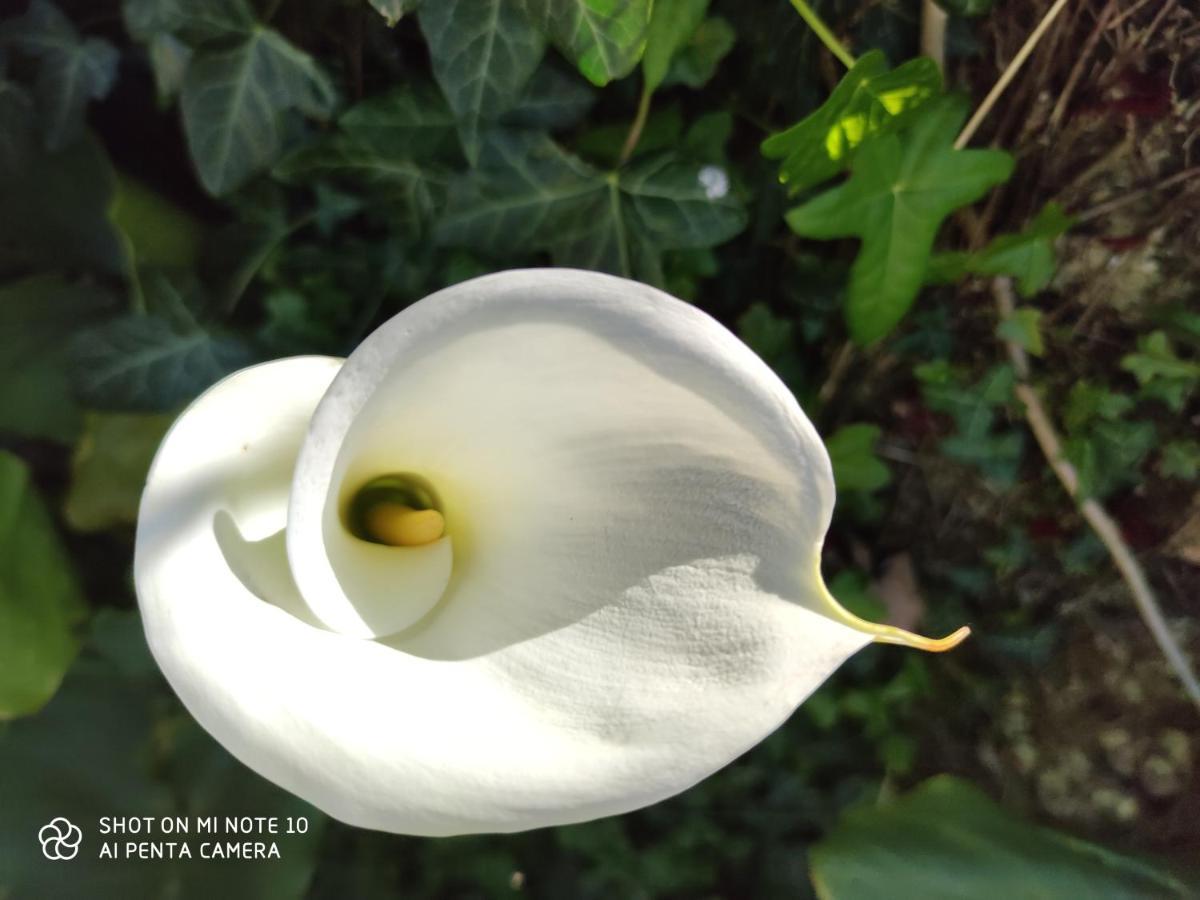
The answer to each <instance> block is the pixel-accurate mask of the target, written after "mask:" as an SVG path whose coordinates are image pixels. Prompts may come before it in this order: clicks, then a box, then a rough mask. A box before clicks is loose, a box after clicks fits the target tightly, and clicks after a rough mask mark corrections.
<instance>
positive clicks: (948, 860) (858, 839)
mask: <svg viewBox="0 0 1200 900" xmlns="http://www.w3.org/2000/svg"><path fill="white" fill-rule="evenodd" d="M809 861H810V865H811V867H812V880H813V884H814V885H815V887H816V889H817V894H818V895H819V896H821V897H823V898H826V900H842V898H851V897H864V896H872V895H873V894H875V893H876V892H878V890H879V887H880V885H887V896H888V897H889V898H892V900H909V898H928V897H1004V896H1011V897H1030V896H1038V897H1060V898H1069V897H1106V898H1114V900H1115V898H1129V900H1134V898H1139V897H1163V898H1169V897H1178V898H1183V897H1188V896H1191V895H1192V892H1190V891H1188V890H1187V888H1185V887H1184V885H1182V884H1181V883H1180V882H1178V881H1176V880H1175V879H1174V878H1173V877H1172V876H1171V875H1169V874H1168V873H1166V872H1164V871H1162V870H1159V869H1156V868H1154V867H1152V866H1150V865H1148V864H1146V863H1143V862H1140V861H1138V860H1135V859H1133V858H1131V857H1128V856H1122V855H1120V854H1117V853H1113V852H1111V851H1109V850H1105V849H1104V848H1103V847H1100V846H1098V845H1096V844H1089V843H1087V842H1086V841H1082V840H1079V839H1078V838H1074V837H1070V836H1068V835H1065V834H1062V833H1059V832H1057V831H1052V830H1050V829H1049V828H1041V827H1038V826H1035V825H1033V824H1031V823H1029V822H1026V821H1022V820H1021V819H1018V818H1017V817H1016V816H1014V815H1013V814H1012V813H1010V812H1008V811H1007V810H1005V809H1003V808H1002V807H1000V806H999V805H997V804H996V803H994V802H993V801H992V800H991V799H989V798H988V797H987V796H986V795H985V794H984V793H983V792H982V791H980V790H979V789H978V788H976V787H975V786H974V785H972V784H970V783H969V782H966V781H962V780H960V779H957V778H952V777H950V776H948V775H942V776H938V777H936V778H931V779H930V780H928V781H926V782H924V783H923V784H922V785H920V786H919V787H917V788H915V789H914V790H913V791H911V792H910V793H909V794H907V795H905V796H904V797H902V798H900V799H899V800H896V801H894V802H892V803H888V804H885V805H878V806H864V807H859V808H857V809H851V810H850V811H849V812H847V813H846V814H845V815H844V816H843V817H842V819H841V821H840V822H839V823H838V824H837V826H836V827H834V828H833V830H832V831H830V832H829V834H828V835H827V836H826V837H825V838H824V839H823V840H822V841H821V842H820V843H818V844H817V845H815V846H814V847H813V848H812V850H811V852H810V855H809Z"/></svg>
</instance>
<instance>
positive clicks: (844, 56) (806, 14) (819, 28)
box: [792, 0, 855, 69]
mask: <svg viewBox="0 0 1200 900" xmlns="http://www.w3.org/2000/svg"><path fill="white" fill-rule="evenodd" d="M792 6H794V7H796V12H798V13H800V18H802V19H803V20H804V21H805V22H807V23H808V27H809V28H811V29H812V30H813V34H815V35H816V36H817V37H819V38H820V39H821V43H822V44H824V45H825V46H826V47H828V48H829V52H830V53H832V54H833V55H834V56H836V57H837V58H838V59H839V60H840V61H841V63H842V65H843V66H845V67H846V68H847V69H853V68H854V62H855V60H854V57H853V56H852V55H851V53H850V51H849V50H847V49H846V48H845V47H843V46H842V42H841V41H839V40H838V39H837V37H836V36H835V35H834V33H833V32H832V31H830V30H829V26H828V25H826V24H825V23H824V22H822V21H821V17H820V16H818V15H817V14H816V13H815V12H814V11H813V8H812V7H811V6H809V5H808V4H807V3H805V2H804V0H792Z"/></svg>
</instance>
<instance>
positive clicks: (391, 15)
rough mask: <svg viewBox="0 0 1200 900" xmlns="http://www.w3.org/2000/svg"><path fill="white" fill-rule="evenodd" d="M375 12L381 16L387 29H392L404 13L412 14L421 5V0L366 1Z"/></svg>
mask: <svg viewBox="0 0 1200 900" xmlns="http://www.w3.org/2000/svg"><path fill="white" fill-rule="evenodd" d="M367 2H368V3H370V4H371V8H372V9H374V10H375V12H377V13H379V14H380V15H381V16H383V20H384V21H385V22H386V23H387V27H388V28H394V27H395V26H396V23H397V22H399V21H400V19H401V18H403V17H404V15H405V14H406V13H410V12H412V11H413V10H414V9H416V8H417V7H418V6H420V5H421V0H367Z"/></svg>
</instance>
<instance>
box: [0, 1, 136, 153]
mask: <svg viewBox="0 0 1200 900" xmlns="http://www.w3.org/2000/svg"><path fill="white" fill-rule="evenodd" d="M0 34H2V36H3V39H4V43H11V44H13V45H15V46H16V47H17V48H18V49H19V50H21V51H22V52H24V53H26V54H28V55H29V56H32V57H34V58H36V59H37V60H38V67H37V76H36V78H35V81H34V86H33V93H34V97H35V98H36V100H37V109H38V115H39V117H40V120H41V125H42V135H43V138H44V140H45V144H46V149H48V150H50V151H56V150H61V149H62V148H63V147H66V146H67V145H68V144H71V143H73V142H74V141H76V140H78V138H79V137H80V136H81V135H82V134H83V117H84V111H85V110H86V108H87V104H88V102H89V101H91V100H99V99H100V98H102V97H104V96H105V95H106V94H108V92H109V90H111V88H112V85H113V81H114V80H115V79H116V75H117V48H116V47H114V46H113V45H112V44H110V43H109V42H108V41H106V40H103V39H102V38H95V37H90V38H86V39H85V38H83V37H81V36H80V34H79V32H78V31H76V29H75V26H74V25H72V24H71V20H70V19H68V18H67V17H66V16H65V15H63V14H62V13H61V12H59V10H58V8H57V7H56V6H54V5H53V4H52V3H49V2H47V0H33V3H31V4H30V6H29V11H28V12H27V13H26V14H25V15H24V16H23V17H22V18H20V19H16V20H14V21H13V22H11V23H9V24H8V25H7V26H6V27H5V28H4V30H3V32H0Z"/></svg>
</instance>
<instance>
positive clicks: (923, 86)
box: [762, 50, 953, 192]
mask: <svg viewBox="0 0 1200 900" xmlns="http://www.w3.org/2000/svg"><path fill="white" fill-rule="evenodd" d="M941 88H942V76H941V73H940V72H939V71H938V67H937V65H936V64H935V63H934V61H933V60H931V59H925V58H924V57H922V58H919V59H914V60H910V61H909V62H906V63H904V65H902V66H900V67H899V68H897V69H895V70H894V71H889V70H888V66H887V60H886V59H885V58H884V55H883V54H882V53H881V52H879V51H878V50H872V51H870V52H869V53H864V54H863V55H862V56H861V57H859V59H858V62H856V63H855V65H854V68H852V69H851V70H850V71H849V72H847V73H846V74H845V76H844V77H843V78H842V80H841V81H840V82H839V83H838V86H837V87H836V88H834V89H833V93H832V94H830V95H829V99H828V100H826V101H825V102H824V103H823V104H821V106H820V107H819V108H818V109H816V110H815V111H814V112H812V113H810V114H809V115H808V116H806V117H805V118H804V119H801V120H800V121H799V122H798V123H797V124H795V125H793V126H792V127H791V128H789V129H787V130H786V131H782V132H780V133H779V134H774V135H772V136H771V137H769V138H767V139H766V140H765V141H763V145H762V152H763V155H764V156H767V157H768V158H770V159H782V160H783V162H782V163H781V164H780V168H779V177H780V179H781V180H782V181H783V182H784V183H785V184H786V185H787V186H788V188H789V189H790V190H792V191H793V192H796V191H801V190H803V189H805V188H807V187H811V186H812V185H814V184H820V183H821V182H822V181H825V180H827V179H829V178H832V177H833V176H834V175H836V174H837V173H838V172H840V171H842V170H844V169H846V168H848V167H849V166H850V163H851V161H852V160H853V158H854V155H855V152H856V151H857V150H858V148H859V147H860V146H861V145H862V143H863V140H864V139H866V138H867V137H869V136H871V135H880V134H887V133H889V132H893V131H896V130H897V129H899V128H900V127H901V126H903V125H905V124H907V123H908V122H909V121H911V119H912V117H913V114H914V113H915V112H916V111H917V110H919V109H920V108H921V107H922V106H923V105H924V104H925V103H927V102H928V101H929V100H931V99H932V98H933V97H934V96H935V95H937V93H938V92H939V91H940V90H941ZM951 138H953V136H951Z"/></svg>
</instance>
